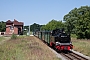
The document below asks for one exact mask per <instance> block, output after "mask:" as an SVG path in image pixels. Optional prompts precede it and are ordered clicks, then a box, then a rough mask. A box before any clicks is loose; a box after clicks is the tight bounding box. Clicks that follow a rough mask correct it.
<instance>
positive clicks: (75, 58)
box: [37, 37, 89, 60]
mask: <svg viewBox="0 0 90 60" xmlns="http://www.w3.org/2000/svg"><path fill="white" fill-rule="evenodd" d="M37 38H38V37H37ZM38 39H39V38H38ZM41 41H42V42H43V43H45V41H43V40H41ZM45 44H46V43H45ZM46 45H47V44H46ZM50 48H51V47H50ZM52 49H53V48H52ZM53 50H54V49H53ZM59 54H60V55H62V56H63V57H65V58H66V59H67V60H89V59H87V58H85V57H82V56H80V55H78V54H76V53H74V52H71V51H70V52H68V53H66V52H61V53H59Z"/></svg>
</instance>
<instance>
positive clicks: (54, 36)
mask: <svg viewBox="0 0 90 60" xmlns="http://www.w3.org/2000/svg"><path fill="white" fill-rule="evenodd" d="M50 46H51V47H54V48H55V49H56V50H58V51H61V50H71V49H73V45H72V43H71V38H70V34H67V33H65V32H64V30H63V29H55V30H53V31H52V33H51V37H50Z"/></svg>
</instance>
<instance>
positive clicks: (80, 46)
mask: <svg viewBox="0 0 90 60" xmlns="http://www.w3.org/2000/svg"><path fill="white" fill-rule="evenodd" d="M72 44H73V46H74V50H76V51H78V52H80V53H83V54H85V55H87V56H90V40H85V39H82V40H80V39H78V40H77V39H76V38H72Z"/></svg>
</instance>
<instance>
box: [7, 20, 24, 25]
mask: <svg viewBox="0 0 90 60" xmlns="http://www.w3.org/2000/svg"><path fill="white" fill-rule="evenodd" d="M6 23H13V24H14V25H23V22H18V21H17V20H15V19H14V21H10V20H8V21H6Z"/></svg>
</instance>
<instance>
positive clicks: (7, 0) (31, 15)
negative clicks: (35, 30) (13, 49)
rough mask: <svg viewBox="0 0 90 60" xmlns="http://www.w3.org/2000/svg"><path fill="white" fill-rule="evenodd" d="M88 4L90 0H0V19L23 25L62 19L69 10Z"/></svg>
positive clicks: (89, 4)
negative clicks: (22, 23)
mask: <svg viewBox="0 0 90 60" xmlns="http://www.w3.org/2000/svg"><path fill="white" fill-rule="evenodd" d="M86 5H88V6H90V0H0V21H7V20H8V19H9V20H12V21H13V20H14V19H16V20H18V21H21V22H24V25H31V24H33V23H38V24H47V23H48V22H49V21H51V20H52V19H55V20H63V17H64V15H66V14H67V13H68V12H69V11H70V10H72V9H74V8H75V7H76V8H79V7H81V6H86Z"/></svg>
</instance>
